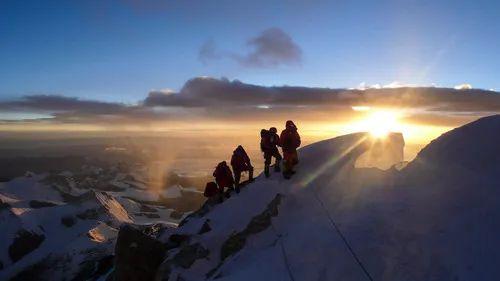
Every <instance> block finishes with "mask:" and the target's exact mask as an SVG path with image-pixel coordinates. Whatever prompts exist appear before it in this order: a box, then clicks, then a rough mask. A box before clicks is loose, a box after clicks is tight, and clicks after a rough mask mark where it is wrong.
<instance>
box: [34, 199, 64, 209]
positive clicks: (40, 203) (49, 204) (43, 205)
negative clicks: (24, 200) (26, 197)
mask: <svg viewBox="0 0 500 281" xmlns="http://www.w3.org/2000/svg"><path fill="white" fill-rule="evenodd" d="M29 205H30V207H31V208H34V209H40V208H47V207H54V206H57V204H55V203H52V202H47V201H38V200H31V201H30V203H29Z"/></svg>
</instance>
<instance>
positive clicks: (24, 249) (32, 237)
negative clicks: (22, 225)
mask: <svg viewBox="0 0 500 281" xmlns="http://www.w3.org/2000/svg"><path fill="white" fill-rule="evenodd" d="M43 240H45V235H43V234H37V233H35V232H31V231H27V230H24V229H21V230H19V231H18V232H17V233H16V237H15V238H14V242H12V244H11V245H10V247H9V257H10V259H11V260H12V261H13V262H17V261H19V260H20V259H22V258H23V257H24V256H25V255H27V254H29V253H31V252H32V251H34V250H35V249H37V248H38V247H39V246H40V244H42V242H43Z"/></svg>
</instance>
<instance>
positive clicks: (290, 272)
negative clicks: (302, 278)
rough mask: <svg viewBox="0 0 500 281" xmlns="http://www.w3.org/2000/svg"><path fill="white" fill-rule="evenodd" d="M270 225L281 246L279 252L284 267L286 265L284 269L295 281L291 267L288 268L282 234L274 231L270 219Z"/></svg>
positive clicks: (292, 280)
mask: <svg viewBox="0 0 500 281" xmlns="http://www.w3.org/2000/svg"><path fill="white" fill-rule="evenodd" d="M271 227H272V229H273V231H274V233H275V234H276V237H278V241H279V243H280V247H281V254H282V255H283V261H284V262H285V267H286V270H287V272H288V276H289V277H290V280H291V281H295V278H294V277H293V273H292V269H291V268H290V263H289V262H288V256H287V254H286V250H285V245H283V240H282V238H283V236H282V235H281V234H278V231H276V228H275V227H274V225H273V222H272V221H271Z"/></svg>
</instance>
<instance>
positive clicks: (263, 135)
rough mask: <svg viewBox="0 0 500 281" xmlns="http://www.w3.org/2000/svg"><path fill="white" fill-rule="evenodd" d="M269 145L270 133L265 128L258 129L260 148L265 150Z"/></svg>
mask: <svg viewBox="0 0 500 281" xmlns="http://www.w3.org/2000/svg"><path fill="white" fill-rule="evenodd" d="M270 147H271V140H270V133H269V131H268V130H266V129H262V130H260V150H262V152H265V151H266V150H268V149H269V148H270Z"/></svg>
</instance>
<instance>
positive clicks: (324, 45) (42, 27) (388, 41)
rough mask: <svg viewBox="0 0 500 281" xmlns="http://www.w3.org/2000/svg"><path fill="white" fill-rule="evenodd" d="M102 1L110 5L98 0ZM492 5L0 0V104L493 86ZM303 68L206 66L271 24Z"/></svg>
mask: <svg viewBox="0 0 500 281" xmlns="http://www.w3.org/2000/svg"><path fill="white" fill-rule="evenodd" d="M102 2H107V3H102ZM498 11H500V2H498V1H410V0H408V1H404V0H403V1H402V0H399V1H297V0H293V1H235V0H233V1H158V0H153V1H141V0H124V1H97V0H95V1H94V0H92V1H76V0H75V1H15V0H14V1H10V0H1V1H0V99H3V100H5V99H14V98H18V97H21V96H24V95H29V94H57V95H65V96H72V97H80V98H84V99H95V100H102V101H112V102H126V103H135V102H138V101H140V100H143V99H144V98H145V97H146V96H147V94H148V92H149V91H150V90H152V89H164V88H171V89H174V90H179V89H180V88H181V87H182V85H183V84H184V83H185V82H186V80H188V79H190V78H193V77H196V76H212V77H228V78H230V79H239V80H241V81H244V82H247V83H252V84H259V85H284V84H287V85H300V86H315V87H316V86H319V87H333V88H338V87H355V86H357V85H358V84H359V83H361V82H366V83H367V84H388V83H391V82H393V81H399V82H401V83H408V84H415V85H429V84H431V83H435V84H437V85H440V86H448V87H453V86H454V85H457V84H462V83H470V84H472V85H473V86H474V87H478V88H484V89H496V90H498V89H500V80H499V79H498V77H500V52H498V46H499V45H500V19H499V18H498ZM273 27H274V28H279V29H280V30H282V31H283V32H285V33H286V34H287V35H288V36H289V37H290V38H291V39H292V40H293V42H294V43H295V44H296V45H297V46H298V47H299V48H300V50H301V58H300V62H299V63H295V64H291V65H288V64H284V65H277V66H266V67H259V66H249V65H242V64H241V63H238V62H237V61H235V60H234V59H231V58H230V57H229V56H222V58H218V59H213V60H210V61H208V62H207V63H202V62H201V61H200V60H199V51H200V48H201V47H202V46H203V45H204V44H205V43H206V42H207V40H210V41H211V42H213V43H214V44H215V47H216V49H217V50H218V52H221V53H231V54H241V55H244V54H247V53H249V52H251V47H252V46H248V45H247V42H248V40H250V39H251V38H255V37H256V36H258V35H259V34H260V33H261V32H263V31H264V30H266V29H269V28H273Z"/></svg>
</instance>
